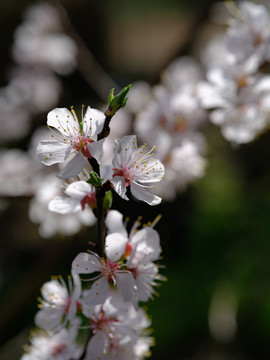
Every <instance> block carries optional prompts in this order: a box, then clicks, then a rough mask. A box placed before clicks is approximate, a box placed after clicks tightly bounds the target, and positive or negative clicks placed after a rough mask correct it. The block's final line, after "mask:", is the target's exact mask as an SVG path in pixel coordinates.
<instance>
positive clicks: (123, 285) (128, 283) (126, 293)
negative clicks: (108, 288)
mask: <svg viewBox="0 0 270 360" xmlns="http://www.w3.org/2000/svg"><path fill="white" fill-rule="evenodd" d="M115 279H116V287H117V289H118V290H119V291H120V292H121V294H122V296H123V300H124V301H130V300H132V298H133V296H134V291H135V280H134V277H133V275H132V274H131V273H130V272H129V271H116V272H115Z"/></svg>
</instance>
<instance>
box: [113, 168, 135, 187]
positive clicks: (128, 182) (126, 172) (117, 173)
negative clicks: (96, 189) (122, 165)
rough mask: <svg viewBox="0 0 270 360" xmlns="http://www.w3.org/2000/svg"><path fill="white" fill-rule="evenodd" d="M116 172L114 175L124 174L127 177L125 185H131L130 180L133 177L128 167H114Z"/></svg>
mask: <svg viewBox="0 0 270 360" xmlns="http://www.w3.org/2000/svg"><path fill="white" fill-rule="evenodd" d="M113 171H114V173H113V177H115V176H122V177H124V178H125V185H126V187H128V186H129V185H130V180H132V179H131V176H130V174H129V173H128V169H117V168H114V169H113Z"/></svg>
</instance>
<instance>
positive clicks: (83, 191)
mask: <svg viewBox="0 0 270 360" xmlns="http://www.w3.org/2000/svg"><path fill="white" fill-rule="evenodd" d="M90 192H95V190H94V188H93V187H92V186H91V185H90V184H88V183H87V182H86V181H75V182H73V183H71V184H70V185H69V186H68V187H67V188H66V191H65V193H66V194H67V195H68V196H70V197H72V198H74V199H77V200H79V201H81V200H82V199H83V198H84V197H85V196H87V195H88V194H89V193H90Z"/></svg>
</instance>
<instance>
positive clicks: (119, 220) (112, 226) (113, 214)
mask: <svg viewBox="0 0 270 360" xmlns="http://www.w3.org/2000/svg"><path fill="white" fill-rule="evenodd" d="M106 226H107V228H108V232H109V233H114V232H117V233H121V234H122V235H124V236H125V237H127V235H128V234H127V230H126V228H125V226H124V224H123V215H122V214H121V213H120V212H119V211H117V210H110V211H109V212H108V214H107V217H106Z"/></svg>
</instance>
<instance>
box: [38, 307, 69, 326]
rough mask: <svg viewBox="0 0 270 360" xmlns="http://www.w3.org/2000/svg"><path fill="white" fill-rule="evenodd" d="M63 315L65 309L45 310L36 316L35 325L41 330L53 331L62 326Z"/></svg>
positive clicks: (51, 308) (50, 308) (49, 308)
mask: <svg viewBox="0 0 270 360" xmlns="http://www.w3.org/2000/svg"><path fill="white" fill-rule="evenodd" d="M63 315H64V308H59V307H56V308H53V307H48V308H43V309H41V310H39V311H38V312H37V314H36V316H35V323H36V325H37V326H38V327H40V328H41V329H44V330H48V329H53V328H55V327H57V326H58V325H59V324H60V322H61V319H62V316H63Z"/></svg>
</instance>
